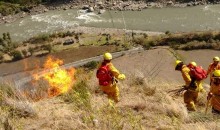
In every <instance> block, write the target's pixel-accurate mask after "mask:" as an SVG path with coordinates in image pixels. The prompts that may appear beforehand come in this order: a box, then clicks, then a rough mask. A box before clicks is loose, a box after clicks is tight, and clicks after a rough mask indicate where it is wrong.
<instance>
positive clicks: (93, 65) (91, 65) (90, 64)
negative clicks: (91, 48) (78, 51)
mask: <svg viewBox="0 0 220 130" xmlns="http://www.w3.org/2000/svg"><path fill="white" fill-rule="evenodd" d="M97 65H98V62H97V61H91V62H88V63H86V64H85V65H83V67H85V68H87V69H88V70H93V69H96V68H97Z"/></svg>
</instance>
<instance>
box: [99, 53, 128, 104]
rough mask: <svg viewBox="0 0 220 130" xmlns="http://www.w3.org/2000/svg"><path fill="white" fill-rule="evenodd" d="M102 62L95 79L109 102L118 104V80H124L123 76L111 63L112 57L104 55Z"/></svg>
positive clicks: (107, 54)
mask: <svg viewBox="0 0 220 130" xmlns="http://www.w3.org/2000/svg"><path fill="white" fill-rule="evenodd" d="M103 58H104V61H103V62H102V63H101V65H100V67H99V68H98V70H97V73H96V77H97V78H98V80H99V85H100V89H101V90H102V91H103V92H104V93H105V94H107V95H108V98H109V99H110V100H113V101H114V102H115V103H117V102H119V88H118V85H117V82H118V80H117V79H120V80H124V79H125V75H124V74H121V73H120V72H119V71H118V70H117V69H116V68H115V67H114V65H113V64H112V63H111V60H112V55H111V54H110V53H105V54H104V55H103Z"/></svg>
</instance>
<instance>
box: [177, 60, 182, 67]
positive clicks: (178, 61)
mask: <svg viewBox="0 0 220 130" xmlns="http://www.w3.org/2000/svg"><path fill="white" fill-rule="evenodd" d="M179 63H183V62H182V61H180V60H176V62H175V68H176V67H177V65H178V64H179Z"/></svg>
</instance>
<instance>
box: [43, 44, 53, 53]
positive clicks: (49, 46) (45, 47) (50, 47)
mask: <svg viewBox="0 0 220 130" xmlns="http://www.w3.org/2000/svg"><path fill="white" fill-rule="evenodd" d="M43 48H44V50H47V51H48V52H49V53H51V51H52V50H53V46H52V45H51V44H47V45H44V46H43Z"/></svg>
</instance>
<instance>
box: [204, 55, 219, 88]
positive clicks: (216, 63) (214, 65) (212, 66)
mask: <svg viewBox="0 0 220 130" xmlns="http://www.w3.org/2000/svg"><path fill="white" fill-rule="evenodd" d="M219 69H220V64H219V57H218V56H216V57H214V58H213V63H211V64H210V65H209V68H208V71H207V76H208V75H210V85H211V82H212V76H213V71H214V70H219Z"/></svg>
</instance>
